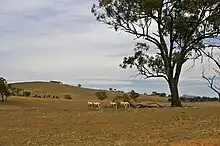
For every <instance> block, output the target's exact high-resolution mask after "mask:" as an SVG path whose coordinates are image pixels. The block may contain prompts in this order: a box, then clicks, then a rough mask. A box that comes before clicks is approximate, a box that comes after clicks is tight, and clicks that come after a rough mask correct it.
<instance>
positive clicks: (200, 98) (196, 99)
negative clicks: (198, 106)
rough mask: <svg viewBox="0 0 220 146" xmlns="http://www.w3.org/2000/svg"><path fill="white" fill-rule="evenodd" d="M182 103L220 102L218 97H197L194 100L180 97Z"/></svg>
mask: <svg viewBox="0 0 220 146" xmlns="http://www.w3.org/2000/svg"><path fill="white" fill-rule="evenodd" d="M168 101H169V102H170V101H171V98H169V99H168ZM180 101H182V102H203V101H219V99H218V98H217V97H214V98H212V97H206V96H203V97H200V96H196V97H193V98H187V97H180Z"/></svg>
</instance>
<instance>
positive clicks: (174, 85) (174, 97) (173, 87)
mask: <svg viewBox="0 0 220 146" xmlns="http://www.w3.org/2000/svg"><path fill="white" fill-rule="evenodd" d="M169 88H170V92H171V107H182V104H181V102H180V98H179V91H178V82H176V81H173V80H172V81H171V82H170V83H169Z"/></svg>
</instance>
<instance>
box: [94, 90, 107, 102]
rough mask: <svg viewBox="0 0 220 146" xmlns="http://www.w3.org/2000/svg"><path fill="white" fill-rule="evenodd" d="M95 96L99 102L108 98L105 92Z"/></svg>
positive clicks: (97, 93)
mask: <svg viewBox="0 0 220 146" xmlns="http://www.w3.org/2000/svg"><path fill="white" fill-rule="evenodd" d="M95 95H96V97H97V98H98V99H99V100H104V99H106V98H107V94H106V92H104V91H100V92H96V93H95Z"/></svg>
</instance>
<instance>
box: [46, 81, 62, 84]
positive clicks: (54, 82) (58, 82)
mask: <svg viewBox="0 0 220 146" xmlns="http://www.w3.org/2000/svg"><path fill="white" fill-rule="evenodd" d="M49 83H53V84H63V82H61V81H49Z"/></svg>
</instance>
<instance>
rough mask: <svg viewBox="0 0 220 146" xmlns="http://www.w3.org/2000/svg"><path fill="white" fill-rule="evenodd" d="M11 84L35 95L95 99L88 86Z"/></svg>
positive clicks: (41, 83)
mask: <svg viewBox="0 0 220 146" xmlns="http://www.w3.org/2000/svg"><path fill="white" fill-rule="evenodd" d="M13 85H14V86H15V87H17V88H22V89H24V90H27V91H29V92H31V94H32V96H33V95H35V94H37V95H41V96H43V95H48V94H50V95H55V96H59V97H63V95H65V94H70V95H71V96H72V97H73V99H75V100H96V99H97V98H96V97H95V95H94V94H95V93H96V92H97V91H100V90H97V89H89V88H82V87H81V88H79V87H76V86H71V85H66V84H53V83H48V82H19V83H13ZM118 94H120V93H118V92H107V95H108V98H107V100H112V99H113V98H115V97H116V96H117V95H118ZM140 99H141V100H142V101H143V100H149V101H167V99H166V98H163V97H151V96H147V97H146V96H141V97H140Z"/></svg>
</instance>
